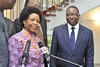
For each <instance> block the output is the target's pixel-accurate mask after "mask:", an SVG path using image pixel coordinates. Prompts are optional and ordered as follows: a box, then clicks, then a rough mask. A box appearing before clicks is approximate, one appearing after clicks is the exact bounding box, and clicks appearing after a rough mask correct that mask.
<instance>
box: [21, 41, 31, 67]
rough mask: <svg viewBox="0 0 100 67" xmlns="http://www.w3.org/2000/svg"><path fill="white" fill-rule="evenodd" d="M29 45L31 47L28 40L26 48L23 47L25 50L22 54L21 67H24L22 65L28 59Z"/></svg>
mask: <svg viewBox="0 0 100 67" xmlns="http://www.w3.org/2000/svg"><path fill="white" fill-rule="evenodd" d="M30 45H31V41H30V40H28V41H27V42H26V46H25V49H24V52H23V56H22V62H21V65H22V67H24V65H25V64H26V61H27V59H28V56H29V49H30Z"/></svg>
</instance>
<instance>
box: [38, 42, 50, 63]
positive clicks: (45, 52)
mask: <svg viewBox="0 0 100 67" xmlns="http://www.w3.org/2000/svg"><path fill="white" fill-rule="evenodd" d="M38 45H39V47H40V50H41V53H42V54H43V55H44V58H45V59H46V62H49V61H50V57H49V51H48V48H47V47H45V46H43V44H42V43H41V42H38Z"/></svg>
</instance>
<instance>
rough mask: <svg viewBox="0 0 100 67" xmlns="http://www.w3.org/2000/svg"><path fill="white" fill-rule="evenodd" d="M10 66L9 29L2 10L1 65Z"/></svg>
mask: <svg viewBox="0 0 100 67" xmlns="http://www.w3.org/2000/svg"><path fill="white" fill-rule="evenodd" d="M7 66H8V31H7V25H6V21H5V19H4V16H3V14H2V13H1V12H0V67H7Z"/></svg>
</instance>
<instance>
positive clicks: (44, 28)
mask: <svg viewBox="0 0 100 67" xmlns="http://www.w3.org/2000/svg"><path fill="white" fill-rule="evenodd" d="M40 25H41V28H42V32H43V37H44V42H45V45H46V46H47V44H48V43H47V21H46V19H45V18H44V17H42V19H41V23H40ZM14 27H15V29H16V33H18V32H20V31H21V30H22V26H21V23H20V20H19V18H18V19H15V21H14Z"/></svg>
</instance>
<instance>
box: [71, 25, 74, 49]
mask: <svg viewBox="0 0 100 67" xmlns="http://www.w3.org/2000/svg"><path fill="white" fill-rule="evenodd" d="M71 29H72V32H71V47H72V51H74V49H75V32H74V29H75V28H74V27H72V28H71Z"/></svg>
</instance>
